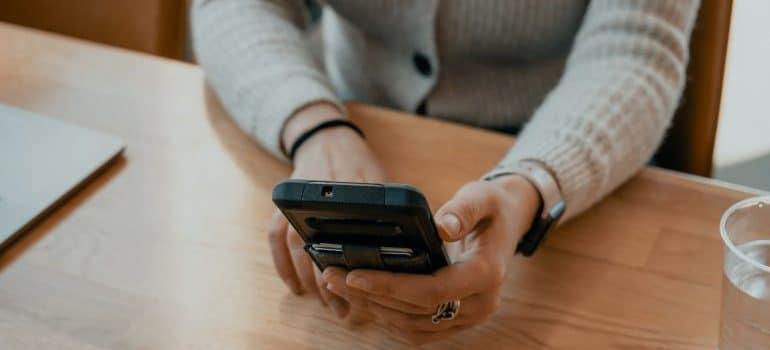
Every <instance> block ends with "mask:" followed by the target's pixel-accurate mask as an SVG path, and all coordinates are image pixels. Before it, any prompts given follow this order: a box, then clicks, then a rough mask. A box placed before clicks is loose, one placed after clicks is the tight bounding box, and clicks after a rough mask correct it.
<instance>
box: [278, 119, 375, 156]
mask: <svg viewBox="0 0 770 350" xmlns="http://www.w3.org/2000/svg"><path fill="white" fill-rule="evenodd" d="M338 126H344V127H347V128H351V129H353V131H355V132H356V134H358V135H359V136H361V138H366V137H365V136H364V132H363V131H361V129H360V128H359V127H358V126H356V124H353V123H352V122H350V121H349V120H345V119H332V120H327V121H325V122H323V123H321V124H318V125H316V126H315V127H313V128H312V129H310V130H308V131H305V132H303V133H302V134H301V135H299V137H297V140H295V141H294V143H293V144H292V145H291V148H290V151H289V159H291V161H292V162H293V161H294V155H295V154H296V153H297V150H298V149H299V148H300V146H302V144H303V143H305V141H307V140H309V139H310V138H311V137H312V136H313V135H315V134H316V133H318V132H319V131H321V130H323V129H329V128H336V127H338Z"/></svg>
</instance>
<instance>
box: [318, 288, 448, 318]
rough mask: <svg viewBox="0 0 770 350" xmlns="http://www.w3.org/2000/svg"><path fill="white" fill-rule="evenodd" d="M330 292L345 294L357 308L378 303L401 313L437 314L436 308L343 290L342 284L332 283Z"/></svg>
mask: <svg viewBox="0 0 770 350" xmlns="http://www.w3.org/2000/svg"><path fill="white" fill-rule="evenodd" d="M328 288H329V290H331V291H332V293H335V294H338V295H340V294H344V295H345V298H346V299H347V300H349V301H350V303H351V304H353V305H354V306H356V307H359V308H364V309H365V308H367V306H368V305H370V304H371V303H377V304H379V305H381V306H383V307H387V308H390V309H392V310H396V311H399V312H403V313H407V314H413V315H421V316H426V317H427V316H428V315H433V314H435V313H436V307H424V306H420V305H414V304H410V303H407V302H403V301H401V300H398V299H393V298H391V297H388V296H381V295H373V294H367V293H365V292H361V291H358V290H355V289H352V288H347V289H343V288H344V287H340V284H336V283H332V284H329V285H328Z"/></svg>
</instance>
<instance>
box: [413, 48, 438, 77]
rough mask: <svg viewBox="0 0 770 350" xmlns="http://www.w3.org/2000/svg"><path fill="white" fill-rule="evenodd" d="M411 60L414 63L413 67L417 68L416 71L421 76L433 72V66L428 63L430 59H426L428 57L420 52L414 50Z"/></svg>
mask: <svg viewBox="0 0 770 350" xmlns="http://www.w3.org/2000/svg"><path fill="white" fill-rule="evenodd" d="M412 62H413V63H414V67H415V68H416V69H417V72H419V73H420V74H422V75H423V76H426V77H427V76H430V74H431V73H432V72H433V67H432V66H431V64H430V60H428V57H426V56H425V55H423V54H422V53H419V52H416V53H415V54H414V56H412Z"/></svg>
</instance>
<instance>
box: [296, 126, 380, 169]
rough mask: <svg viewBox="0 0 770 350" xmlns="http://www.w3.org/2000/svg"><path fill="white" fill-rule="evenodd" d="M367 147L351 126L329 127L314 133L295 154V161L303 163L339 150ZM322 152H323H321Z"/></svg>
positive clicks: (347, 150)
mask: <svg viewBox="0 0 770 350" xmlns="http://www.w3.org/2000/svg"><path fill="white" fill-rule="evenodd" d="M360 147H366V143H365V141H364V139H363V138H362V137H361V135H359V134H358V133H357V132H356V131H355V130H353V129H351V128H344V127H338V128H328V129H323V130H319V131H318V132H317V133H315V134H313V136H312V137H310V138H309V139H308V140H307V141H305V142H304V143H303V144H302V146H301V147H299V148H298V149H297V152H296V154H294V163H295V164H297V163H302V162H303V160H305V159H308V157H306V155H310V158H309V159H311V160H312V159H313V158H314V157H317V156H319V155H321V156H323V155H324V154H327V155H328V154H329V153H334V152H338V151H346V152H350V151H351V150H353V149H358V148H360ZM319 152H321V153H319Z"/></svg>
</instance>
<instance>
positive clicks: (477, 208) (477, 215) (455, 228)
mask: <svg viewBox="0 0 770 350" xmlns="http://www.w3.org/2000/svg"><path fill="white" fill-rule="evenodd" d="M489 185H490V184H489V183H487V182H480V181H477V182H471V183H469V184H467V185H465V186H463V187H462V188H461V189H460V190H459V191H457V193H456V194H455V196H454V197H453V198H452V199H451V200H449V202H447V203H446V204H444V206H442V207H441V208H440V209H439V210H438V211H437V212H436V226H437V228H438V233H439V236H441V239H443V240H444V241H447V242H453V241H457V240H459V239H461V238H462V237H463V236H465V235H466V234H468V232H470V231H472V230H473V228H474V227H476V225H477V224H478V223H479V221H481V220H483V219H484V218H486V217H487V216H489V215H491V214H492V209H493V206H494V204H493V203H494V199H493V197H492V193H491V189H490V188H489Z"/></svg>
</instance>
